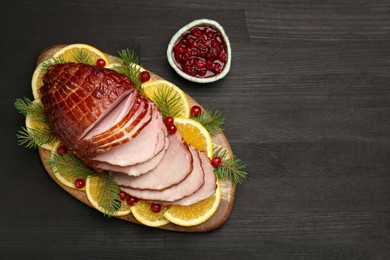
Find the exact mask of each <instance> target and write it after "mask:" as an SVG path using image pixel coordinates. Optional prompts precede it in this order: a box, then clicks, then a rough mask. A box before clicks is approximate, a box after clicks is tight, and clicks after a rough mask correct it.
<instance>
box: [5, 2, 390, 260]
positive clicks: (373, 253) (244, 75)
mask: <svg viewBox="0 0 390 260" xmlns="http://www.w3.org/2000/svg"><path fill="white" fill-rule="evenodd" d="M233 2H234V3H233ZM0 9H1V11H0V21H1V29H0V30H1V41H0V46H1V48H0V50H1V58H2V59H1V62H0V68H1V70H0V71H1V72H0V73H1V77H0V86H1V88H0V105H1V113H2V117H3V120H2V123H1V133H2V134H1V136H0V140H1V142H0V143H1V144H2V149H0V158H1V162H2V166H1V181H0V203H1V204H0V208H1V214H0V230H1V231H0V233H1V235H0V258H1V259H71V258H74V259H79V258H80V259H100V258H102V259H111V258H117V259H119V258H120V259H131V258H132V259H136V258H139V259H152V258H156V259H157V258H163V259H185V258H190V259H228V258H230V259H238V258H240V259H245V258H248V259H390V236H389V232H390V170H389V169H390V2H389V1H388V0H375V1H344V0H340V1H314V0H310V1H309V0H302V1H301V0H299V1H288V0H279V1H273V0H264V1H263V0H261V1H249V0H247V1H222V0H214V1H208V3H207V4H205V3H203V1H199V0H192V1H142V2H141V1H131V0H116V1H105V0H99V1H85V2H82V1H70V0H63V1H61V2H59V3H57V2H56V1H20V0H14V1H8V2H7V3H2V7H1V8H0ZM198 18H210V19H214V20H217V21H218V22H219V23H220V24H222V26H223V27H224V28H225V30H226V32H227V34H228V36H229V37H230V40H231V44H232V51H233V63H232V68H231V71H230V73H229V74H228V76H227V77H226V78H225V79H223V80H221V81H219V82H216V83H212V84H208V85H205V86H203V85H198V84H195V83H191V82H188V81H186V80H184V79H181V78H180V77H179V76H178V75H177V74H176V73H175V72H174V71H173V70H172V69H171V68H170V67H169V65H168V63H167V60H166V57H165V50H166V47H167V44H168V42H169V40H170V38H171V37H172V35H173V34H174V33H175V32H176V30H178V29H179V28H180V27H181V26H183V25H185V24H186V23H188V22H190V21H192V20H194V19H198ZM79 42H82V43H88V44H91V45H93V46H96V47H97V48H99V49H101V50H103V51H105V52H108V53H111V54H116V52H117V50H120V49H123V48H126V47H130V48H131V47H133V46H139V50H140V56H141V61H142V64H143V65H144V66H145V67H146V68H148V69H150V70H151V71H153V72H155V73H156V74H158V75H160V76H162V77H164V78H166V79H167V80H169V81H171V82H173V83H175V84H177V85H178V86H180V87H181V88H182V89H184V90H185V91H186V92H187V93H189V94H190V95H191V96H193V97H194V98H195V99H196V100H197V101H199V102H200V103H201V104H202V105H203V106H205V107H207V108H214V109H217V110H219V111H221V112H222V114H223V116H224V118H225V125H224V127H225V134H226V136H227V137H228V139H229V140H230V144H231V146H232V149H233V152H234V153H235V155H237V156H238V157H240V158H241V159H242V160H243V161H244V162H245V163H246V164H248V167H247V171H248V172H249V176H248V177H247V179H246V181H245V182H244V183H243V184H241V185H239V186H238V188H237V193H236V201H235V205H234V208H233V211H232V213H231V215H230V218H229V219H228V221H227V222H226V223H225V224H224V225H223V226H222V227H221V228H220V229H218V230H216V231H213V232H210V233H202V234H186V233H174V232H167V231H161V230H158V229H153V228H149V227H145V226H140V225H136V224H131V223H127V222H124V221H120V220H117V219H107V218H104V217H103V216H102V214H100V213H99V212H98V211H96V210H93V209H91V208H89V207H87V206H85V205H84V204H82V203H80V202H79V201H77V200H75V199H74V198H73V197H71V196H69V195H68V194H67V193H66V192H64V191H63V190H62V189H61V188H60V187H58V186H57V185H56V184H55V183H54V182H53V180H52V179H51V178H50V177H49V176H48V175H47V174H46V172H45V170H44V168H43V166H42V164H41V162H40V161H39V157H38V153H37V151H36V150H28V149H25V148H23V147H21V146H18V144H17V140H16V133H17V131H18V129H20V127H21V126H22V125H23V123H24V119H23V117H22V116H21V115H19V114H18V113H17V112H16V110H15V109H14V107H13V103H14V101H15V99H16V98H19V97H24V96H26V97H30V98H31V97H32V95H31V90H30V80H31V76H32V73H33V71H34V68H35V61H36V58H37V56H38V54H39V52H40V51H41V50H43V49H44V48H46V47H48V46H50V45H52V44H59V43H60V44H69V43H79Z"/></svg>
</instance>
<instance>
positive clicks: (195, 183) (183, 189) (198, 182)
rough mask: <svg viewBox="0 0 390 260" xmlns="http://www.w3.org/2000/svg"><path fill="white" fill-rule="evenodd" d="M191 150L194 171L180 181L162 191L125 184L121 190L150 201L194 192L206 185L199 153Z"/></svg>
mask: <svg viewBox="0 0 390 260" xmlns="http://www.w3.org/2000/svg"><path fill="white" fill-rule="evenodd" d="M190 152H191V154H192V157H193V167H192V171H191V174H190V175H188V177H187V178H185V179H184V180H183V181H181V182H180V183H178V184H176V185H174V186H172V187H170V188H168V189H164V190H162V191H159V190H140V189H132V188H127V187H123V186H122V187H121V190H122V191H124V192H125V193H127V194H129V195H131V196H133V197H137V198H140V199H143V200H148V201H155V200H158V201H159V202H162V201H163V202H172V201H176V200H179V199H181V198H183V197H186V196H189V195H191V194H193V193H194V192H196V191H197V190H199V189H200V188H201V187H202V186H203V185H204V172H203V168H202V164H201V162H200V158H199V153H198V152H197V151H196V150H195V149H194V148H192V147H190ZM161 174H162V173H161ZM142 176H143V175H141V177H142Z"/></svg>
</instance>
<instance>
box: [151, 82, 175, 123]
mask: <svg viewBox="0 0 390 260" xmlns="http://www.w3.org/2000/svg"><path fill="white" fill-rule="evenodd" d="M180 100H181V97H180V95H179V94H178V93H177V92H174V91H173V89H172V88H170V87H167V86H164V87H161V88H158V89H157V92H156V93H155V96H154V102H155V103H156V105H157V107H158V108H159V110H160V111H161V114H162V115H163V117H166V116H172V117H176V116H179V114H180V111H181V106H180V105H179V102H180Z"/></svg>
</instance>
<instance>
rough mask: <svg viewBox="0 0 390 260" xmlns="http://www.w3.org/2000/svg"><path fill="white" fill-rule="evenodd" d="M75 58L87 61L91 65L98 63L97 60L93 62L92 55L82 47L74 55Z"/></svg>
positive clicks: (79, 60)
mask: <svg viewBox="0 0 390 260" xmlns="http://www.w3.org/2000/svg"><path fill="white" fill-rule="evenodd" d="M74 59H75V60H76V62H78V63H85V64H89V65H96V62H93V59H92V57H91V56H90V55H89V54H88V52H87V51H85V50H83V49H80V50H78V51H77V52H76V54H75V55H74Z"/></svg>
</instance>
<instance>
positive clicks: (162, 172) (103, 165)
mask: <svg viewBox="0 0 390 260" xmlns="http://www.w3.org/2000/svg"><path fill="white" fill-rule="evenodd" d="M43 83H44V85H43V86H42V87H41V89H40V91H41V93H42V103H43V106H44V108H45V114H46V117H47V119H48V122H49V125H50V128H51V129H52V131H53V132H54V133H55V134H56V136H57V137H58V138H59V139H60V141H61V142H62V144H64V145H65V146H66V147H68V149H70V150H71V151H72V152H73V153H74V154H75V155H76V156H77V157H79V158H80V159H81V160H83V161H84V162H85V163H86V164H87V165H89V166H90V167H92V168H93V169H95V170H96V171H98V172H102V171H108V172H110V174H111V175H112V176H113V177H114V180H115V181H116V182H117V184H118V185H120V186H121V188H122V190H123V191H125V192H127V193H128V194H130V195H131V196H135V197H138V198H141V199H145V200H148V201H156V202H159V203H163V204H164V203H165V204H170V205H172V204H177V205H190V204H193V203H196V202H198V201H200V200H203V199H205V198H206V197H208V196H210V195H211V194H212V193H213V192H214V191H215V188H216V177H215V174H214V171H213V167H212V166H211V163H210V160H209V159H208V158H207V156H206V155H205V154H203V153H201V152H199V151H197V150H196V149H195V148H193V147H191V146H189V145H188V144H187V143H185V142H184V140H183V139H182V138H181V136H180V134H179V133H176V134H172V135H168V133H167V129H166V127H165V124H164V122H163V118H162V115H161V112H160V111H159V110H158V109H157V107H156V105H155V104H154V103H153V102H152V101H150V100H149V99H148V98H146V97H145V96H143V95H142V94H141V93H140V92H138V91H137V90H136V88H135V84H134V83H133V82H132V81H131V80H129V79H128V78H127V77H126V76H124V75H122V74H120V73H117V72H115V71H113V70H110V69H105V68H101V67H96V66H90V65H86V64H80V63H78V64H76V63H64V64H58V65H54V66H51V67H50V68H49V69H48V71H47V73H46V75H45V76H44V78H43Z"/></svg>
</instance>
